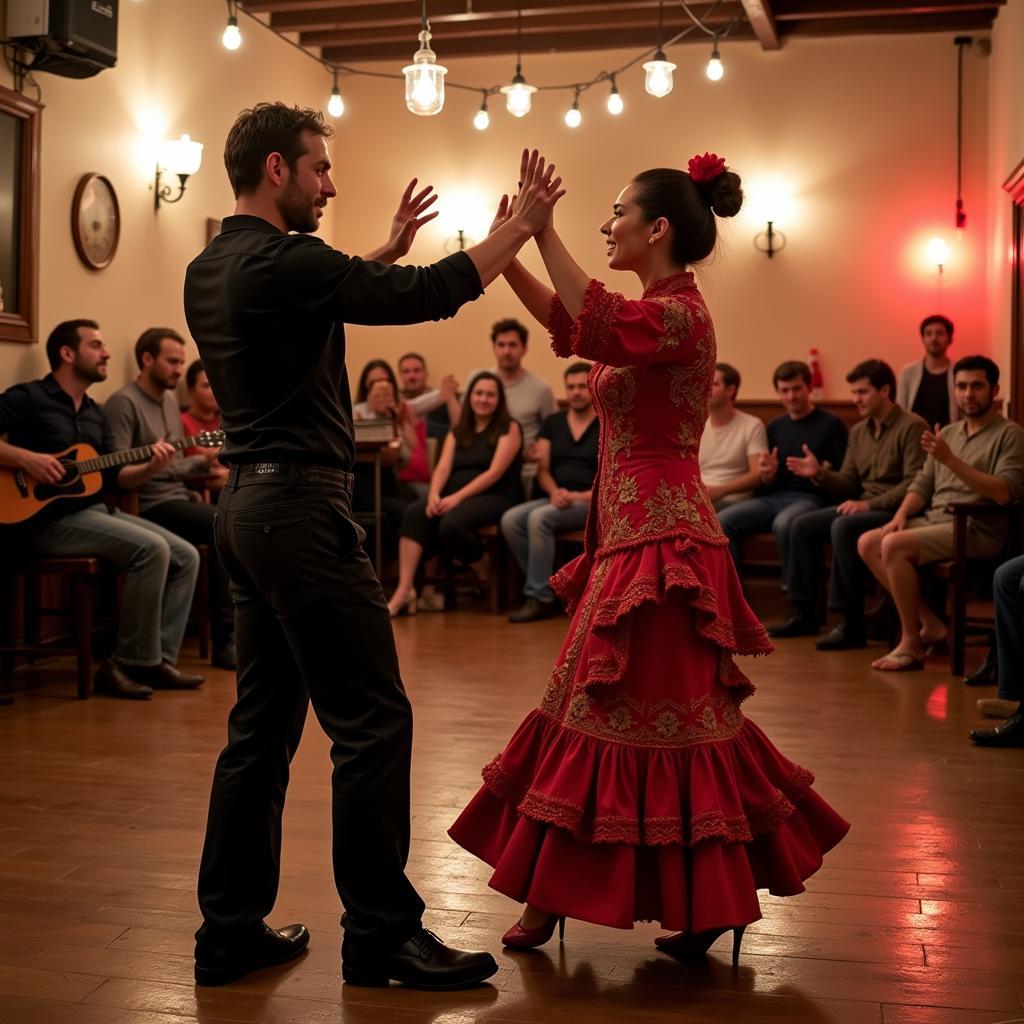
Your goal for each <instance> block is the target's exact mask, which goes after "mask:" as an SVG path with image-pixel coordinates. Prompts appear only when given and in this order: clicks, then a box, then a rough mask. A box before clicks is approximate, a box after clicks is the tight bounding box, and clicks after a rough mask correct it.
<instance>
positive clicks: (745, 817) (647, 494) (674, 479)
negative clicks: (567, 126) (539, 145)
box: [450, 154, 849, 962]
mask: <svg viewBox="0 0 1024 1024" xmlns="http://www.w3.org/2000/svg"><path fill="white" fill-rule="evenodd" d="M526 162H527V154H524V168H525V166H526ZM741 203H742V191H741V189H740V179H739V177H738V176H737V175H736V174H734V173H733V172H732V171H729V170H726V167H725V161H724V160H722V159H720V158H718V157H717V156H714V155H713V154H712V155H709V154H705V155H704V156H703V157H695V158H694V159H693V160H691V161H690V163H689V173H688V174H687V173H684V172H682V171H676V170H667V169H658V170H650V171H644V172H643V173H641V174H638V175H637V176H636V177H635V178H634V179H633V181H632V182H630V184H629V185H627V187H626V188H625V189H624V190H623V191H622V192H621V193H620V195H619V196H618V198H617V199H616V201H615V203H614V206H613V209H612V217H611V219H610V220H608V221H607V222H606V223H605V224H604V225H603V226H602V227H601V231H602V232H603V233H604V235H605V238H606V241H607V247H608V265H609V267H611V268H612V269H613V270H628V271H632V272H634V273H636V274H637V275H638V276H639V278H640V280H641V282H642V284H643V286H644V294H643V298H642V299H640V300H638V301H630V300H627V299H625V298H624V297H623V296H622V295H617V294H614V293H612V292H609V291H607V290H606V289H605V287H604V285H603V284H601V283H600V282H599V281H594V280H589V279H588V277H587V275H586V274H585V273H584V271H583V270H582V269H581V268H580V267H579V266H578V265H577V264H576V262H575V261H574V260H573V258H572V257H571V255H570V254H569V252H568V251H567V250H566V248H565V246H564V245H563V244H562V242H561V240H560V239H559V237H558V235H557V234H556V232H555V230H554V227H553V226H552V227H549V228H546V229H545V230H544V231H542V232H541V233H540V234H539V235H537V236H536V238H537V244H538V247H539V249H540V252H541V256H542V258H543V260H544V265H545V268H546V269H547V272H548V274H549V275H550V277H551V281H552V283H553V285H554V288H555V291H554V292H552V291H551V289H549V288H548V287H546V286H545V285H543V284H542V283H541V282H540V281H538V280H537V279H536V278H534V277H533V276H532V275H531V274H529V273H528V272H527V271H526V270H525V269H524V268H523V266H522V265H521V264H520V263H518V262H515V263H513V264H512V265H510V267H509V269H508V270H506V272H505V275H506V277H507V279H508V281H509V284H510V285H511V286H512V287H513V289H514V290H515V291H516V294H517V295H518V296H519V298H520V299H521V300H522V301H523V303H524V304H525V305H526V307H527V308H528V309H529V310H530V312H531V313H532V314H533V315H534V316H535V317H536V318H537V319H538V320H540V321H541V323H543V324H545V325H546V326H547V327H548V329H549V330H550V333H551V337H552V341H553V347H554V349H555V352H556V353H557V354H558V355H560V356H575V357H582V358H585V359H591V360H593V361H594V362H595V364H596V365H595V366H594V369H593V370H592V371H591V378H590V382H591V390H592V392H593V394H594V399H595V405H596V407H597V410H598V414H599V416H600V418H601V449H600V463H599V467H598V474H597V479H596V480H595V484H594V498H593V501H592V503H591V512H590V518H589V520H588V523H587V532H586V548H585V552H584V554H583V555H581V556H580V557H579V558H578V559H577V560H576V561H574V562H572V563H570V564H569V565H568V566H566V567H565V568H564V569H563V570H562V571H561V572H560V573H558V574H557V575H556V576H555V578H554V580H553V581H552V585H553V586H554V588H555V589H556V591H557V592H558V593H559V595H560V596H561V597H562V599H563V600H564V601H565V602H566V604H567V606H568V607H569V609H570V611H572V612H573V619H572V624H571V626H570V628H569V634H568V637H567V638H566V641H565V644H564V646H563V648H562V651H561V654H560V655H559V658H558V661H557V663H556V665H555V669H554V673H553V674H552V676H551V680H550V682H549V684H548V688H547V691H546V692H545V694H544V697H543V700H542V701H541V704H540V707H539V708H538V709H537V710H535V711H533V712H531V713H530V715H529V716H528V717H527V718H526V720H525V721H524V722H523V723H522V725H521V726H520V727H519V729H518V731H517V732H516V733H515V735H514V736H513V737H512V739H511V741H510V742H509V744H508V746H507V747H506V748H505V750H504V752H503V753H502V754H500V755H499V756H498V757H497V758H495V759H494V761H492V762H491V763H490V764H489V765H487V767H486V768H485V769H484V772H483V777H484V786H483V787H482V788H481V790H480V791H479V792H478V793H477V795H476V796H475V797H474V798H473V800H472V801H471V803H470V804H469V806H468V807H467V808H466V809H465V811H463V813H462V815H461V816H460V817H459V819H458V821H456V822H455V824H454V825H453V826H452V828H451V830H450V834H451V836H452V838H453V839H455V841H456V842H457V843H459V844H460V845H461V846H463V847H465V848H466V849H467V850H469V851H470V852H471V853H473V854H475V855H476V856H478V857H480V858H481V859H483V860H484V861H486V862H487V863H489V864H490V865H492V866H493V867H494V869H495V871H494V875H493V876H492V878H491V881H490V884H491V886H492V887H493V888H495V889H497V890H498V891H499V892H503V893H505V894H506V895H508V896H510V897H511V898H512V899H515V900H518V901H520V902H523V903H525V904H526V909H525V911H524V913H523V915H522V917H521V918H520V920H519V921H518V922H517V923H516V924H515V925H514V926H513V927H512V928H511V929H509V931H508V932H506V934H505V935H504V937H503V939H502V941H503V942H504V944H505V945H506V946H510V947H513V948H528V947H532V946H538V945H540V944H542V943H543V942H546V941H547V940H548V939H549V938H550V937H551V935H552V933H553V931H554V927H555V924H556V923H559V924H560V927H561V928H562V929H564V920H565V918H566V917H575V918H579V919H582V920H585V921H591V922H594V923H597V924H605V925H611V926H613V927H619V928H631V927H632V926H633V923H634V922H635V921H644V920H655V921H659V922H661V924H662V926H663V927H665V928H669V929H674V930H676V931H677V934H674V935H669V936H664V937H662V938H660V939H656V940H655V942H656V944H657V945H658V946H659V948H661V949H664V950H665V951H666V952H670V953H673V954H675V955H678V956H692V955H703V954H704V953H705V952H706V951H707V950H708V948H709V947H710V946H711V944H712V943H713V942H714V941H715V939H717V938H718V937H719V936H720V935H721V934H723V933H724V932H726V931H729V930H730V929H731V930H733V932H734V943H733V958H734V962H735V960H736V959H737V958H738V956H739V946H740V941H741V939H742V935H743V929H744V927H745V926H746V925H747V924H749V923H750V922H751V921H755V920H757V919H758V918H759V917H760V916H761V914H760V907H759V904H758V900H757V890H758V889H769V890H770V891H771V892H772V893H774V894H776V895H794V894H796V893H799V892H802V891H803V888H804V886H803V882H804V879H806V878H807V877H808V876H809V875H811V874H813V873H814V872H815V871H816V870H817V869H818V868H819V867H820V866H821V860H822V855H823V853H825V852H826V851H828V850H829V849H831V848H832V847H833V846H834V845H835V844H836V843H838V842H839V840H840V839H841V838H842V837H843V836H844V835H845V834H846V831H847V829H848V828H849V826H848V825H847V823H846V822H845V821H844V820H843V819H842V818H841V817H839V815H838V814H836V813H835V811H833V810H832V808H831V807H829V806H828V804H826V803H825V802H824V800H822V799H821V797H819V796H818V795H817V794H816V793H815V792H814V791H813V790H812V789H811V784H812V782H813V776H812V775H811V773H810V772H808V771H807V770H806V769H804V768H800V767H798V766H797V765H795V764H793V763H792V762H790V761H788V760H786V759H785V758H784V757H783V756H782V755H781V754H780V753H779V752H778V751H777V750H776V749H775V747H774V746H773V745H772V744H771V743H770V742H769V741H768V739H767V738H766V737H765V735H764V734H763V733H762V732H761V730H760V729H758V727H757V726H756V725H754V724H753V722H751V721H750V720H749V719H747V718H745V717H744V715H743V714H742V713H741V712H740V707H739V706H740V703H741V701H743V700H744V699H745V698H747V697H749V696H750V695H751V694H752V693H753V692H754V687H753V686H752V684H751V683H750V681H749V680H748V679H747V678H746V676H745V675H744V674H743V673H742V672H741V671H740V669H739V668H738V667H737V666H736V664H735V663H734V662H733V655H736V654H768V653H769V652H770V651H771V650H772V648H771V645H770V644H769V642H768V639H767V637H766V635H765V632H764V629H763V627H762V626H761V624H760V623H759V622H758V621H757V619H756V618H755V617H754V615H753V613H752V612H751V610H750V609H749V608H748V606H747V604H746V602H745V601H744V598H743V594H742V591H741V589H740V585H739V581H738V579H737V576H736V572H735V570H734V568H733V563H732V560H731V559H730V557H729V553H728V550H727V547H726V539H725V537H724V535H723V534H722V531H721V529H720V528H719V525H718V520H717V518H716V516H715V512H714V509H713V508H712V506H711V502H710V501H709V500H708V496H707V493H706V491H705V489H704V486H703V484H702V483H701V479H700V471H699V467H698V462H697V452H698V447H699V444H700V435H701V431H702V430H703V428H704V423H705V420H706V419H707V415H708V394H709V392H710V388H711V383H712V379H713V376H714V372H715V361H716V353H715V334H714V328H713V326H712V323H711V318H710V316H709V315H708V311H707V308H706V307H705V305H704V301H703V299H702V298H701V296H700V293H699V292H698V291H697V288H696V287H695V285H694V282H693V275H692V274H690V273H688V272H687V271H686V268H687V266H690V265H692V264H694V263H697V262H698V261H700V260H703V259H704V258H706V257H707V256H709V255H710V254H711V252H712V251H713V250H714V248H715V243H716V239H717V229H716V216H717V217H731V216H734V215H735V214H736V213H737V212H738V211H739V209H740V206H741ZM509 207H510V204H509V203H508V201H507V198H505V197H503V198H502V202H501V205H500V207H499V211H498V218H497V220H496V225H497V224H500V222H501V221H502V220H503V218H504V217H505V216H507V215H508V210H509Z"/></svg>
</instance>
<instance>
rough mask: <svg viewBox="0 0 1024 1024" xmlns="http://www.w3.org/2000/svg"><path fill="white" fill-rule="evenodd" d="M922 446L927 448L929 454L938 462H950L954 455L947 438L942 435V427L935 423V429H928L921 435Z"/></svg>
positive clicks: (926, 451)
mask: <svg viewBox="0 0 1024 1024" xmlns="http://www.w3.org/2000/svg"><path fill="white" fill-rule="evenodd" d="M921 447H922V448H923V449H924V450H925V453H926V454H927V455H930V456H931V457H932V458H933V459H935V461H936V462H941V463H943V464H945V463H947V462H949V460H950V459H951V458H952V456H953V451H952V449H951V448H950V447H949V445H948V444H946V441H945V439H944V438H943V436H942V428H941V427H940V426H939V425H938V423H936V424H935V429H934V431H931V430H926V431H925V432H924V433H923V434H922V435H921Z"/></svg>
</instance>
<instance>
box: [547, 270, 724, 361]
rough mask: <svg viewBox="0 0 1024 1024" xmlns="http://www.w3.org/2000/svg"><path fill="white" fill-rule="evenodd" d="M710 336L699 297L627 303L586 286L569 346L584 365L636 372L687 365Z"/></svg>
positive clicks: (600, 287) (592, 285) (597, 283)
mask: <svg viewBox="0 0 1024 1024" xmlns="http://www.w3.org/2000/svg"><path fill="white" fill-rule="evenodd" d="M566 315H568V314H566ZM711 331H712V326H711V318H710V317H709V316H708V313H707V310H706V309H705V308H704V304H703V302H701V301H700V299H699V297H697V298H696V300H694V299H691V298H690V297H689V296H687V295H679V294H674V295H665V296H658V297H657V298H649V299H639V300H635V299H627V298H626V297H625V296H624V295H620V294H618V293H617V292H609V291H608V290H607V289H606V288H605V286H604V285H603V284H602V283H601V282H600V281H591V282H590V284H588V285H587V291H586V294H585V296H584V299H583V309H582V310H581V311H580V315H579V316H578V317H577V318H576V320H575V321H573V323H572V330H571V333H570V338H569V341H570V345H571V351H572V353H573V354H574V355H577V356H581V357H582V358H584V359H591V360H593V361H594V362H599V363H605V364H606V365H609V366H637V365H640V364H642V363H675V362H682V361H686V360H689V359H690V358H692V356H693V350H694V348H695V347H696V346H697V345H698V344H699V343H700V342H701V341H702V340H703V339H704V338H705V337H707V336H708V334H709V333H710V332H711Z"/></svg>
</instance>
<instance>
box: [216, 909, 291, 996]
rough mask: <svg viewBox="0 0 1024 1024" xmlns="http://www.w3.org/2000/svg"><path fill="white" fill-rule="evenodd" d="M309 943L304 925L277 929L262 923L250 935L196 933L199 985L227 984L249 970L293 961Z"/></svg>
mask: <svg viewBox="0 0 1024 1024" xmlns="http://www.w3.org/2000/svg"><path fill="white" fill-rule="evenodd" d="M308 945H309V932H308V931H307V929H306V926H305V925H304V924H289V925H286V926H285V927H284V928H281V929H274V928H271V927H269V926H268V925H267V924H264V923H261V924H260V927H259V930H258V931H257V932H255V933H254V934H253V935H251V936H247V937H246V938H243V939H239V938H237V937H236V938H233V939H216V938H211V937H210V936H209V935H206V934H203V930H202V929H200V930H199V931H198V932H197V933H196V984H197V985H228V984H230V983H231V982H232V981H238V979H239V978H241V977H243V976H244V975H246V974H249V973H250V971H258V970H259V969H260V968H261V967H273V966H274V965H275V964H283V963H287V962H288V961H289V960H294V959H295V957H297V956H298V955H299V954H300V953H301V952H302V951H303V950H304V949H305V948H306V947H307V946H308Z"/></svg>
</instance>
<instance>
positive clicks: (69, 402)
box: [0, 373, 119, 525]
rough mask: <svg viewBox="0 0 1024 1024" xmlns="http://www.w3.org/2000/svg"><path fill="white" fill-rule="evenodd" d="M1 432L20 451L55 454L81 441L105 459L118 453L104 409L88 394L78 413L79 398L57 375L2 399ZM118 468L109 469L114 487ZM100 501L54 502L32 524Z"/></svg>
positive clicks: (106, 479)
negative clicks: (76, 404)
mask: <svg viewBox="0 0 1024 1024" xmlns="http://www.w3.org/2000/svg"><path fill="white" fill-rule="evenodd" d="M0 434H6V435H7V440H8V442H9V443H10V444H13V445H15V446H16V447H18V448H27V449H28V450H29V451H32V452H42V453H43V454H45V455H56V454H58V453H59V452H62V451H65V450H66V449H68V448H70V447H71V446H72V445H75V444H81V443H82V442H85V443H86V444H89V445H92V447H93V448H95V449H96V451H97V452H98V453H99V454H101V455H103V454H105V453H106V452H110V451H113V441H112V440H111V437H110V428H109V427H108V426H107V421H106V419H105V417H104V416H103V410H102V409H101V408H100V407H99V405H97V404H96V402H94V401H93V400H92V399H91V398H90V397H89V396H88V395H83V396H82V404H81V405H80V406H79V407H78V408H77V409H76V408H75V400H74V399H73V398H72V397H71V396H70V395H69V394H68V393H67V392H66V391H65V390H64V389H63V388H62V387H61V386H60V385H59V384H58V383H57V380H56V378H55V377H54V376H53V374H52V373H48V374H47V375H46V376H45V377H44V378H43V379H42V380H34V381H30V382H29V383H27V384H15V385H14V387H12V388H8V389H7V390H6V391H5V392H4V393H3V394H2V395H0ZM118 470H119V467H117V466H113V467H111V468H110V469H107V470H104V473H103V475H104V483H105V484H106V485H107V486H108V487H113V486H114V485H115V483H116V480H117V474H118ZM95 502H96V497H95V496H93V497H90V498H83V499H81V500H75V499H72V498H67V499H64V500H61V501H55V502H53V503H52V504H50V505H48V506H47V507H46V508H45V509H44V510H43V511H42V512H41V513H40V514H39V515H38V516H36V517H35V518H34V519H33V520H32V524H33V525H38V524H39V523H40V522H45V521H49V520H51V519H54V518H57V517H59V516H63V515H67V514H68V513H69V512H74V511H76V510H77V509H80V508H82V507H84V506H85V505H92V504H95Z"/></svg>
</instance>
